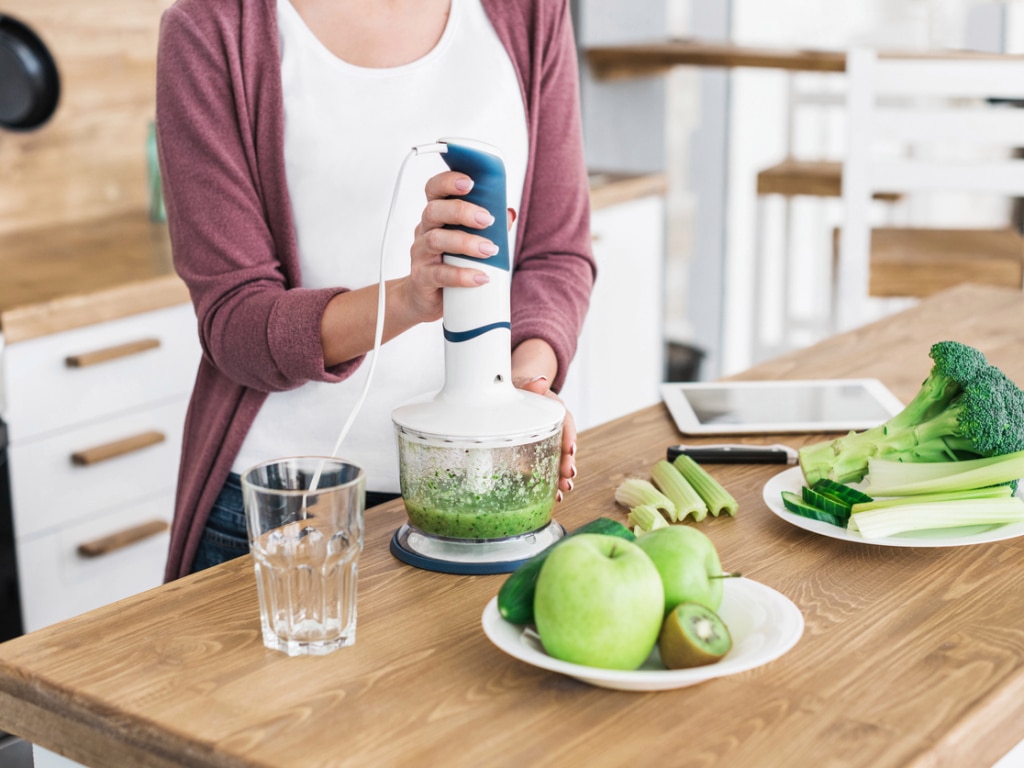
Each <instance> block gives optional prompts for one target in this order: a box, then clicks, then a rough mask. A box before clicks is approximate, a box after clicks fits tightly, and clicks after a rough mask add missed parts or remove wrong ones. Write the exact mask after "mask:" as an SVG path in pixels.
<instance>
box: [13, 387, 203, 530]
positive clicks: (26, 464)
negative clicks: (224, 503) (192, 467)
mask: <svg viewBox="0 0 1024 768" xmlns="http://www.w3.org/2000/svg"><path fill="white" fill-rule="evenodd" d="M187 407H188V397H187V396H180V395H179V396H178V397H176V398H174V399H172V400H171V401H169V402H166V403H163V404H161V405H160V406H157V407H151V408H142V409H139V410H138V411H134V412H132V413H127V414H124V415H121V416H118V417H116V418H111V419H107V420H105V421H102V422H100V423H97V424H89V425H88V426H84V427H78V428H77V429H69V430H64V431H62V432H60V433H59V434H56V435H51V436H49V437H45V438H39V439H36V440H29V441H26V442H22V443H12V444H11V445H10V446H9V448H8V463H9V467H10V480H11V499H12V505H13V507H14V531H15V537H16V538H18V539H19V540H20V539H22V538H24V537H26V536H32V535H35V534H37V533H40V532H43V531H46V530H50V529H53V528H56V527H58V526H62V525H64V524H66V523H69V522H71V521H77V520H82V519H85V518H88V517H90V516H91V515H94V514H96V513H98V512H99V511H101V510H104V509H107V508H108V507H112V506H118V505H122V504H126V503H128V502H132V501H135V500H137V499H143V498H147V497H150V496H153V495H154V494H157V493H162V492H173V489H174V488H175V486H176V485H177V477H178V461H179V458H180V455H181V437H182V431H183V429H184V424H185V411H186V409H187ZM140 436H141V437H145V439H141V440H136V438H139V437H140ZM158 438H162V439H159V441H158ZM115 448H121V449H132V450H127V452H121V453H119V452H118V451H117V450H114V449H115ZM75 456H78V457H79V460H78V461H76V460H75V459H74V458H73V457H75Z"/></svg>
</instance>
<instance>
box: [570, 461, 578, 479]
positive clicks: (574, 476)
mask: <svg viewBox="0 0 1024 768" xmlns="http://www.w3.org/2000/svg"><path fill="white" fill-rule="evenodd" d="M577 474H578V473H577V472H576V465H575V464H573V465H572V475H570V477H572V478H573V479H575V478H576V475H577Z"/></svg>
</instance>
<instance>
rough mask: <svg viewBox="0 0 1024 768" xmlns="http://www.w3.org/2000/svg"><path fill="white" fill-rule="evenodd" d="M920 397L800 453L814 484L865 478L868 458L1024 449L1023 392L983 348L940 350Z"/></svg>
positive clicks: (949, 344) (935, 349)
mask: <svg viewBox="0 0 1024 768" xmlns="http://www.w3.org/2000/svg"><path fill="white" fill-rule="evenodd" d="M929 354H930V356H931V358H932V360H933V361H934V364H933V365H932V370H931V372H930V373H929V374H928V378H926V379H925V380H924V382H923V383H922V384H921V388H920V390H919V391H918V393H917V394H916V395H915V396H914V399H913V400H912V401H911V402H910V403H908V404H907V406H906V408H904V409H903V410H902V411H901V412H900V413H898V414H896V415H895V416H893V417H892V418H891V419H889V420H888V421H886V422H885V423H884V424H880V425H879V426H877V427H874V428H872V429H869V430H865V431H863V432H851V433H850V434H848V435H845V436H844V437H840V438H838V439H836V440H828V441H825V442H822V443H816V444H814V445H809V446H806V447H804V448H802V449H801V450H800V466H801V468H802V469H803V473H804V478H805V479H806V481H807V483H808V484H813V483H814V482H816V481H817V480H819V479H821V478H823V477H825V478H829V479H832V480H836V481H839V482H842V483H850V482H857V481H858V480H861V479H863V477H864V475H865V474H867V470H868V459H870V458H878V459H887V460H889V461H916V462H923V461H961V460H964V459H976V458H984V457H987V456H1001V455H1004V454H1007V453H1013V452H1015V451H1020V450H1024V392H1022V391H1021V390H1020V388H1019V387H1018V386H1017V385H1016V384H1014V383H1013V382H1012V381H1011V380H1010V379H1009V378H1007V377H1006V375H1005V374H1004V373H1003V372H1002V371H1000V370H999V369H998V368H996V367H995V366H993V365H990V364H989V362H988V361H987V360H986V359H985V356H984V355H983V354H982V353H981V352H979V351H978V350H976V349H974V348H973V347H970V346H968V345H966V344H961V343H960V342H956V341H941V342H938V343H937V344H935V345H933V346H932V348H931V351H930V353H929Z"/></svg>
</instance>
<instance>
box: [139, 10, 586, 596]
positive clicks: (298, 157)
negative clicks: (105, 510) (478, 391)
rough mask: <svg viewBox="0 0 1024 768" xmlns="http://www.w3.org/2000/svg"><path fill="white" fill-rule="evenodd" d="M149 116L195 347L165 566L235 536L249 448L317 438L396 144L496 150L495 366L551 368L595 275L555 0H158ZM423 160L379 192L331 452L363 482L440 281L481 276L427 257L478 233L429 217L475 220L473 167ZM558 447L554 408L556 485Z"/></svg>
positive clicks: (568, 439)
mask: <svg viewBox="0 0 1024 768" xmlns="http://www.w3.org/2000/svg"><path fill="white" fill-rule="evenodd" d="M157 130H158V138H159V145H160V153H161V168H162V171H163V178H164V187H165V190H164V191H165V198H166V204H167V216H168V225H169V229H170V234H171V240H172V244H173V249H174V258H175V266H176V269H177V270H178V272H179V274H180V275H181V277H182V278H183V279H184V280H185V282H186V283H187V285H188V287H189V290H190V292H191V296H192V300H193V303H194V304H195V307H196V314H197V318H198V327H199V335H200V340H201V342H202V346H203V350H204V356H203V359H202V362H201V364H200V369H199V373H198V376H197V380H196V385H195V390H194V392H193V397H192V401H191V404H190V407H189V414H188V418H187V420H186V425H185V436H184V446H183V451H182V461H181V469H180V474H179V487H178V498H177V503H176V510H175V519H174V524H173V526H172V535H171V548H170V556H169V559H168V565H167V574H166V576H167V578H168V579H173V578H177V577H179V576H182V575H184V574H186V573H188V572H190V571H192V570H198V569H199V568H202V567H206V566H209V565H212V564H215V563H216V562H220V561H222V560H224V559H228V558H229V557H232V556H235V555H237V554H242V553H244V552H245V551H247V542H246V540H245V527H244V516H243V515H242V508H241V496H240V492H239V490H238V474H239V473H240V472H241V471H243V470H244V469H245V468H246V467H248V466H251V465H252V464H253V463H256V462H257V461H261V460H264V459H268V458H273V457H276V456H285V455H299V454H325V453H329V452H330V451H331V450H332V449H333V443H334V439H335V437H336V436H337V433H338V431H339V429H340V426H341V424H342V423H343V422H344V420H345V418H346V417H347V416H348V414H349V413H350V412H351V410H352V408H353V407H354V403H355V401H356V398H357V396H358V392H359V390H360V388H361V385H362V376H353V374H354V373H355V372H356V371H357V370H358V369H359V368H360V364H361V363H362V361H363V359H364V355H365V353H366V352H367V351H369V350H370V349H371V348H372V346H373V330H374V324H375V322H376V306H377V276H378V267H379V264H380V261H379V259H380V258H382V256H381V254H380V250H381V248H380V243H381V241H382V238H383V235H384V221H385V217H386V215H387V210H388V206H389V201H390V198H391V193H392V187H393V185H394V181H395V177H396V174H397V171H398V167H399V164H400V163H401V161H402V159H403V158H404V156H405V154H406V153H407V152H408V151H409V149H410V147H412V146H414V145H419V144H425V143H430V142H433V141H435V140H436V139H437V138H439V137H442V136H466V137H472V138H473V139H477V140H481V141H485V142H488V143H491V144H494V145H496V146H498V147H500V148H501V150H502V153H503V156H504V159H505V162H506V167H507V171H508V177H509V202H510V204H511V205H512V207H513V208H514V209H517V210H518V212H519V216H518V221H517V222H516V224H515V226H514V228H513V230H512V232H511V234H510V240H511V242H513V243H514V252H515V260H514V264H515V267H514V272H513V279H512V334H513V337H512V344H513V358H512V365H513V368H512V370H513V378H514V379H515V380H516V381H517V383H518V384H519V385H522V386H526V387H528V388H530V389H532V390H533V391H537V392H541V393H548V392H553V391H557V390H558V388H559V387H560V386H561V383H562V382H563V381H564V378H565V375H566V369H567V366H568V364H569V362H570V360H571V359H572V357H573V354H574V353H575V346H576V339H577V336H578V333H579V330H580V327H581V325H582V321H583V317H584V315H585V312H586V307H587V303H588V301H589V295H590V290H591V287H592V284H593V279H594V263H593V258H592V256H591V254H590V250H589V208H588V195H587V181H586V172H585V167H584V162H583V152H582V140H581V132H580V118H579V107H578V90H577V71H576V50H575V45H574V42H573V34H572V26H571V20H570V17H569V11H568V7H567V2H566V0H387V1H385V0H276V2H275V0H178V2H177V3H176V4H175V5H174V6H172V7H171V8H170V9H169V10H168V11H167V12H166V13H165V15H164V18H163V21H162V25H161V35H160V47H159V55H158V71H157ZM432 161H433V162H434V163H435V164H434V165H431V164H430V161H429V160H428V158H426V157H424V158H417V159H415V160H413V161H412V162H410V163H409V165H408V168H409V171H408V173H407V177H406V179H405V180H403V185H402V192H401V193H400V194H399V196H398V201H397V203H396V209H395V212H394V214H393V216H394V221H393V222H392V225H391V226H393V227H394V231H395V233H396V234H393V235H392V236H391V237H390V238H389V240H390V241H391V242H396V243H400V242H403V241H404V244H403V245H402V247H401V248H399V249H397V253H394V254H392V253H386V254H383V259H384V264H385V271H386V275H387V278H388V279H387V290H386V296H387V309H386V313H385V327H384V340H385V342H386V343H385V344H384V345H383V346H382V347H381V349H380V351H379V354H380V355H381V356H380V358H379V361H378V366H377V370H376V373H375V378H374V387H373V390H372V391H371V393H370V396H369V397H368V398H367V402H366V404H365V406H364V408H363V412H362V413H361V414H360V415H359V417H358V418H357V419H356V422H355V425H354V426H353V429H352V432H351V433H350V434H349V436H348V437H347V438H346V443H345V446H344V449H343V451H342V452H343V454H344V455H345V457H346V458H349V459H351V460H353V461H355V462H356V463H359V464H360V465H361V466H363V467H364V468H365V469H366V470H367V488H368V489H369V491H372V492H380V493H383V494H395V493H397V492H398V482H397V452H396V450H395V448H394V444H393V442H392V441H393V434H392V433H393V429H392V426H391V422H390V412H391V410H392V409H393V408H394V407H395V406H397V405H399V404H401V403H402V402H404V401H406V400H408V399H410V397H412V396H414V395H418V394H422V393H423V392H425V391H432V390H436V389H438V388H439V387H440V385H441V383H442V382H443V351H442V349H443V347H442V341H441V335H440V333H439V330H438V328H437V327H436V325H437V323H436V321H437V320H438V319H439V318H440V316H441V289H442V288H443V287H446V286H463V287H471V286H473V285H476V284H478V281H479V280H481V279H482V278H481V275H482V273H481V272H480V271H478V270H474V269H466V268H463V269H457V268H454V267H450V266H446V265H443V264H442V263H441V254H442V253H443V252H445V251H448V252H454V253H464V254H468V255H480V256H486V255H489V254H490V253H492V252H493V244H492V243H490V242H489V241H487V240H486V239H485V238H482V237H480V236H479V235H474V234H467V233H465V232H461V231H458V230H452V229H446V228H443V227H444V225H446V224H462V225H464V226H466V227H470V228H476V229H481V228H483V227H485V226H487V224H489V223H490V218H489V216H488V215H487V213H486V211H484V210H482V209H480V208H477V207H476V206H473V205H471V204H469V203H468V202H466V201H464V200H459V197H460V196H461V195H464V194H465V193H466V192H467V191H468V190H469V189H470V188H471V186H472V180H471V179H469V178H468V177H466V176H465V175H463V174H459V173H454V172H450V171H445V170H444V166H443V165H442V164H440V160H439V159H437V157H436V156H434V157H433V158H432ZM423 190H425V192H426V201H425V203H424V199H423ZM406 233H412V234H413V240H412V245H411V246H409V245H408V240H407V239H406V238H407V235H406ZM403 235H406V236H405V237H403ZM552 396H553V395H552ZM574 453H575V429H574V427H573V425H572V421H571V419H569V418H567V420H566V426H565V429H564V431H563V457H562V463H561V475H562V478H561V480H560V494H561V492H567V491H569V490H571V488H572V478H573V477H574V476H575V474H576V470H575V462H574V459H573V455H574ZM369 498H370V501H369V502H368V503H373V501H376V500H378V499H379V498H386V496H384V497H380V496H375V495H371V496H369ZM211 510H213V511H212V513H211Z"/></svg>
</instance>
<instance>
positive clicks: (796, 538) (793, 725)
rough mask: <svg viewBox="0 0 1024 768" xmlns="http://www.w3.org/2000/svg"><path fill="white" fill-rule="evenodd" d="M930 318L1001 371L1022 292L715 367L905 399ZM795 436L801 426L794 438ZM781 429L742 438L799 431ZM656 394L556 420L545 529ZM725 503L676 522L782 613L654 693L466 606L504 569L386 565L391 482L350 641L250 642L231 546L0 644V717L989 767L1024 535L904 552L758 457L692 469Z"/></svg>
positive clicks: (20, 731)
mask: <svg viewBox="0 0 1024 768" xmlns="http://www.w3.org/2000/svg"><path fill="white" fill-rule="evenodd" d="M945 338H955V339H958V340H960V341H963V342H965V343H968V344H972V345H975V346H977V347H979V348H980V349H982V350H983V351H984V352H985V353H986V354H987V355H988V356H989V359H990V360H991V361H992V362H994V363H996V364H997V365H999V366H1000V367H1002V368H1003V369H1004V370H1005V371H1006V372H1007V374H1008V375H1010V376H1011V377H1012V378H1014V379H1015V380H1016V381H1018V382H1020V381H1024V357H1022V355H1021V353H1020V350H1021V349H1022V345H1024V295H1022V294H1021V293H1019V292H1015V291H1008V290H1000V289H983V288H977V287H961V288H958V289H955V290H953V291H950V292H947V293H944V294H941V295H939V296H936V297H933V298H931V299H929V300H926V301H925V302H923V303H922V304H920V305H919V306H917V307H915V308H914V309H912V310H909V311H907V312H906V313H904V314H901V315H899V316H895V317H891V318H889V319H886V320H883V321H881V322H879V323H875V324H872V325H869V326H866V327H864V328H861V329H858V330H855V331H853V332H850V333H847V334H843V335H840V336H836V337H833V338H831V339H828V340H826V341H824V342H822V343H820V344H818V345H816V346H815V347H812V348H810V349H807V350H803V351H799V352H796V353H793V354H790V355H787V356H785V357H781V358H778V359H776V360H773V361H770V362H768V363H765V364H762V365H760V366H758V367H755V368H753V369H751V370H749V371H747V372H744V373H743V374H742V375H741V376H739V377H738V378H747V379H750V378H778V379H792V378H815V377H864V376H875V377H878V378H880V379H882V380H883V381H884V382H885V383H887V384H888V385H889V387H890V388H891V389H892V390H893V391H894V392H895V393H896V394H897V395H898V396H899V397H901V398H902V399H904V400H907V399H909V398H910V397H911V396H912V395H913V394H914V392H916V390H917V387H918V385H919V383H920V382H921V381H922V380H923V379H924V377H925V376H926V375H927V372H928V370H929V368H930V365H931V361H930V359H929V358H928V354H927V353H928V348H929V346H930V345H931V343H933V342H934V341H938V340H941V339H945ZM818 437H820V436H816V437H815V438H814V439H818ZM810 439H812V438H811V436H806V435H803V436H801V435H787V436H776V435H765V436H759V437H757V438H748V441H749V442H777V441H784V442H787V443H789V444H791V445H794V446H798V445H801V444H803V443H805V442H808V441H809V440H810ZM679 440H680V435H679V434H678V433H677V432H676V430H675V428H674V426H673V425H672V422H671V421H670V419H669V417H668V415H667V412H666V411H665V409H664V408H663V407H662V406H661V405H657V406H653V407H650V408H648V409H645V410H642V411H639V412H637V413H634V414H631V415H629V416H626V417H624V418H622V419H620V420H617V421H614V422H610V423H608V424H605V425H601V426H599V427H597V428H595V429H592V430H589V431H587V432H586V433H584V434H582V435H581V436H580V441H579V447H580V452H579V470H580V475H579V479H578V482H577V488H576V490H575V491H573V492H572V493H571V494H569V496H568V499H567V501H565V502H563V503H562V504H561V505H559V506H558V507H557V508H556V518H557V519H558V520H559V521H560V522H562V523H563V524H564V525H566V527H568V528H570V529H571V528H575V527H576V526H578V525H580V524H582V523H584V522H586V521H588V520H590V519H593V518H595V517H598V516H601V515H606V516H611V517H617V518H619V519H622V515H623V510H621V509H620V508H617V507H616V505H615V503H614V500H613V493H614V489H615V487H616V485H617V484H618V483H619V482H621V481H622V479H624V478H625V477H627V476H632V475H639V476H644V475H646V474H647V473H648V470H649V468H650V466H651V465H652V464H653V462H654V461H656V460H657V459H659V458H661V457H662V455H663V454H664V451H665V447H666V445H669V444H671V443H675V442H679ZM712 469H713V474H714V475H715V476H716V477H717V478H718V479H719V480H721V481H722V482H723V484H724V485H725V486H726V487H727V488H728V489H729V490H730V491H731V492H732V493H733V495H735V496H736V497H737V499H738V500H739V502H740V509H739V512H738V514H737V515H736V517H735V518H718V519H710V520H707V521H705V522H703V523H701V524H700V525H701V527H702V529H703V530H704V531H706V532H707V533H708V535H709V536H711V538H712V540H713V541H714V542H715V544H716V546H717V548H718V550H719V552H720V554H721V557H722V561H723V565H724V566H725V568H726V569H728V570H739V571H742V572H743V573H744V575H745V576H747V577H749V578H751V579H754V580H756V581H759V582H761V583H763V584H767V585H769V586H771V587H773V588H774V589H776V590H778V591H780V592H781V593H783V594H784V595H786V596H788V597H789V598H790V599H791V600H792V601H793V602H794V603H795V604H796V605H797V606H798V607H799V608H800V610H801V612H802V614H803V617H804V620H805V624H806V626H805V630H804V634H803V636H802V638H801V639H800V641H799V642H798V643H797V645H796V646H795V647H794V648H793V649H792V650H790V651H789V652H788V653H787V654H785V655H784V656H782V657H781V658H779V659H777V660H775V661H773V662H771V663H769V664H767V665H764V666H762V667H759V668H757V669H755V670H752V671H749V672H744V673H740V674H737V675H734V676H730V677H725V678H720V679H716V680H711V681H708V682H705V683H702V684H700V685H697V686H694V687H688V688H681V689H678V690H672V691H665V692H657V693H631V692H620V691H610V690H605V689H600V688H595V687H591V686H588V685H586V684H584V683H581V682H578V681H576V680H574V679H571V678H569V677H565V676H562V675H559V674H555V673H552V672H546V671H543V670H540V669H536V668H534V667H532V666H529V665H527V664H524V663H522V662H520V661H518V660H516V659H514V658H511V657H509V656H507V655H505V654H504V653H502V652H501V651H500V650H499V649H498V648H496V647H495V646H493V645H492V644H491V643H490V642H489V641H488V640H487V638H486V636H485V635H484V633H483V631H482V629H481V621H480V620H481V613H482V611H483V609H484V606H485V605H486V604H487V602H488V601H489V600H490V598H491V597H493V596H494V594H495V593H496V592H497V590H498V588H499V586H500V584H501V583H502V581H503V579H504V577H503V576H500V575H495V576H453V575H447V574H437V573H430V572H426V571H420V570H417V569H414V568H412V567H410V566H407V565H403V564H401V563H399V562H398V561H397V560H395V559H394V558H393V557H392V556H391V555H390V554H389V552H388V541H389V539H390V537H391V535H392V533H393V532H394V530H395V529H396V528H397V527H398V526H399V525H400V524H401V523H402V522H403V521H404V512H403V510H402V507H401V505H400V502H399V503H392V504H389V505H385V506H382V507H378V508H375V509H373V510H370V511H369V513H368V515H367V537H366V548H365V553H364V555H363V558H362V560H361V568H360V576H359V580H360V581H359V589H360V594H359V628H358V640H357V642H356V644H355V645H354V646H353V647H351V648H346V649H343V650H340V651H338V652H336V653H334V654H331V655H329V656H326V657H321V658H294V659H292V658H288V657H286V656H284V655H282V654H279V653H276V652H272V651H269V650H266V649H265V648H264V647H263V646H262V644H261V641H260V633H259V627H258V608H257V598H256V586H255V580H254V577H253V574H252V566H251V561H250V560H249V558H248V557H245V558H241V559H239V560H237V561H234V562H231V563H227V564H225V565H222V566H219V567H217V568H213V569H211V570H209V571H205V572H203V573H199V574H195V575H193V576H190V577H187V578H185V579H180V580H178V581H176V582H173V583H170V584H167V585H164V586H162V587H159V588H157V589H154V590H151V591H148V592H145V593H143V594H140V595H138V596H135V597H132V598H129V599H127V600H124V601H122V602H120V603H117V604H114V605H112V606H107V607H104V608H101V609H98V610H95V611H91V612H89V613H86V614H84V615H82V616H79V617H77V618H73V619H70V620H68V621H65V622H63V623H61V624H57V625H54V626H52V627H48V628H46V629H43V630H40V631H37V632H34V633H32V634H30V635H27V636H24V637H20V638H16V639H14V640H11V641H8V642H7V643H4V644H2V645H0V729H3V730H7V731H10V732H12V733H14V734H17V735H20V736H22V737H24V738H27V739H28V740H30V741H34V742H36V743H38V744H40V745H42V746H44V747H46V748H48V749H51V750H54V751H57V752H59V753H63V754H65V755H67V756H68V757H70V758H72V759H74V760H77V761H79V762H82V763H85V764H87V765H95V766H125V765H132V766H190V767H191V768H197V767H199V768H202V767H205V766H210V767H212V766H232V767H233V766H274V768H287V767H289V766H328V765H330V766H334V765H349V764H351V765H375V766H376V765H446V766H462V765H465V766H479V765H515V766H521V765H524V764H534V765H569V764H571V765H624V764H629V763H630V762H632V761H635V760H636V758H637V756H638V755H643V759H644V762H646V763H648V764H652V765H670V764H671V765H700V766H719V765H720V766H745V767H747V766H783V765H784V766H815V767H816V766H821V765H826V764H827V765H842V766H871V767H872V768H880V767H883V766H899V767H900V768H905V767H906V766H917V765H920V766H923V765H928V766H934V765H949V766H958V768H959V767H963V766H989V765H991V764H992V763H993V762H995V761H996V760H997V759H998V758H999V757H1001V756H1002V755H1003V754H1004V753H1005V752H1006V751H1007V750H1008V749H1009V748H1010V747H1011V746H1012V745H1013V744H1015V743H1016V742H1018V741H1021V740H1022V739H1024V657H1022V653H1021V648H1022V647H1024V591H1022V590H1021V589H1019V584H1020V579H1021V576H1020V563H1021V560H1022V557H1024V540H1022V539H1015V540H1009V541H1004V542H998V543H990V544H983V545H975V546H971V547H957V548H940V549H910V548H889V547H882V546H872V545H866V544H860V543H854V542H844V541H839V540H835V539H831V538H827V537H822V536H818V535H816V534H813V533H809V532H807V531H804V530H802V529H799V528H796V527H794V526H791V525H789V524H788V523H786V522H784V521H783V520H781V519H780V518H778V517H776V516H775V515H773V514H772V513H771V512H770V511H769V510H768V509H767V508H766V506H765V505H764V503H763V501H762V498H761V493H762V488H763V486H764V484H765V482H766V481H767V480H768V479H770V478H771V477H772V476H773V475H774V474H775V473H776V472H778V471H779V467H778V466H768V465H761V466H756V465H749V466H715V467H713V468H712Z"/></svg>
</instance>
